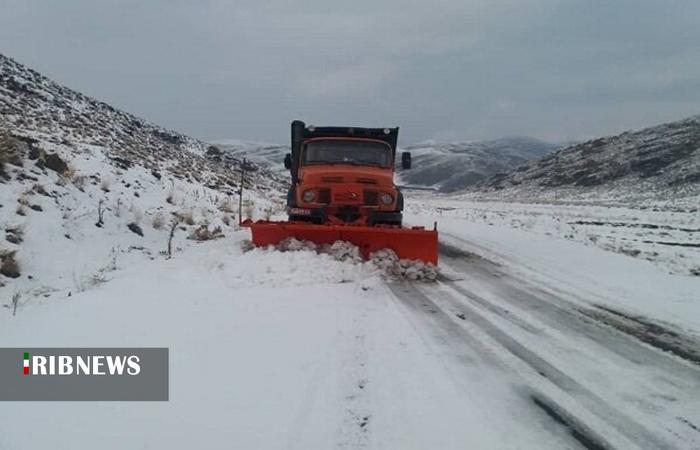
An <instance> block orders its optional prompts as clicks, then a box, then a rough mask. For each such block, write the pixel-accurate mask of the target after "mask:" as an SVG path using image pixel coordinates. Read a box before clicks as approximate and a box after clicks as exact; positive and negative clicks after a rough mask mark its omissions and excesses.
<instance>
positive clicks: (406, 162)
mask: <svg viewBox="0 0 700 450" xmlns="http://www.w3.org/2000/svg"><path fill="white" fill-rule="evenodd" d="M401 168H402V169H403V170H408V169H410V168H411V152H403V153H401Z"/></svg>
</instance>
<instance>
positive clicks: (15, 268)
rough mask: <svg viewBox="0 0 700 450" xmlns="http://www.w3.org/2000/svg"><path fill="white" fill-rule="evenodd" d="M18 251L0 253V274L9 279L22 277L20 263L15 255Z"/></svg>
mask: <svg viewBox="0 0 700 450" xmlns="http://www.w3.org/2000/svg"><path fill="white" fill-rule="evenodd" d="M16 254H17V252H16V251H4V252H2V253H0V273H1V274H3V275H5V276H6V277H9V278H17V277H19V276H20V267H19V262H17V258H15V255H16Z"/></svg>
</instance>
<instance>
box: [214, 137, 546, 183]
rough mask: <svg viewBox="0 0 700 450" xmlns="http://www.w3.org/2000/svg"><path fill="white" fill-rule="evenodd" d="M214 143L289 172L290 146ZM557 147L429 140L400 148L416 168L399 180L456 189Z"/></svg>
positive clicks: (527, 141) (524, 141)
mask: <svg viewBox="0 0 700 450" xmlns="http://www.w3.org/2000/svg"><path fill="white" fill-rule="evenodd" d="M213 144H214V145H216V146H217V147H218V148H220V149H221V150H223V151H224V152H225V153H226V154H228V155H230V156H232V157H234V158H239V159H240V158H244V157H245V158H247V159H248V160H250V161H252V162H254V163H256V164H259V165H262V166H265V167H267V168H268V169H269V170H272V171H276V172H278V173H282V172H284V171H285V169H284V166H283V165H282V162H283V160H284V155H285V153H287V152H289V146H287V145H278V144H269V143H260V142H250V141H240V140H235V139H229V140H221V141H214V142H213ZM557 148H558V147H557V146H556V145H553V144H549V143H546V142H543V141H540V140H537V139H533V138H527V137H514V138H504V139H496V140H491V141H474V142H436V141H426V142H422V143H419V144H415V145H409V146H407V147H403V148H400V149H399V152H401V151H410V152H411V154H412V156H413V167H412V168H411V169H410V170H407V171H400V176H399V181H400V183H402V184H405V185H411V186H417V187H429V188H434V189H436V190H440V191H443V192H454V191H457V190H460V189H464V188H466V187H469V186H472V185H474V184H476V183H477V182H479V181H481V180H484V179H485V178H487V177H488V176H490V175H493V174H496V173H499V172H503V171H506V170H509V169H512V168H514V167H517V166H518V165H520V164H522V163H524V162H526V161H528V160H530V159H532V158H538V157H540V156H542V155H545V154H547V153H549V152H551V151H553V150H555V149H557Z"/></svg>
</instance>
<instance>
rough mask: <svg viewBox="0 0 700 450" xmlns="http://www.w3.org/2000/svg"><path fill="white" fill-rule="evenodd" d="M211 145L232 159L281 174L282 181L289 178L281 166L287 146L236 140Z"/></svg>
mask: <svg viewBox="0 0 700 450" xmlns="http://www.w3.org/2000/svg"><path fill="white" fill-rule="evenodd" d="M212 143H213V144H214V145H216V147H218V148H220V149H221V150H223V151H224V152H225V153H226V154H227V155H230V156H231V157H233V158H237V159H243V158H245V159H246V160H249V161H251V162H253V163H255V164H258V165H260V166H261V167H266V168H267V169H268V170H271V171H273V172H275V173H279V174H281V175H280V176H281V177H283V178H284V179H287V178H289V174H288V172H287V170H286V169H285V168H284V164H283V162H284V155H285V154H287V153H289V151H290V149H289V146H288V145H279V144H271V143H264V142H251V141H241V140H237V139H226V140H221V141H212Z"/></svg>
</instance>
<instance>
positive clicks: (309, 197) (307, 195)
mask: <svg viewBox="0 0 700 450" xmlns="http://www.w3.org/2000/svg"><path fill="white" fill-rule="evenodd" d="M301 198H302V200H304V201H305V202H306V203H311V202H313V201H314V200H316V191H304V195H302V196H301Z"/></svg>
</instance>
